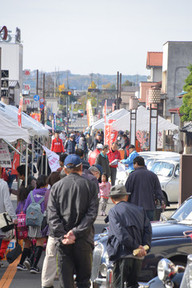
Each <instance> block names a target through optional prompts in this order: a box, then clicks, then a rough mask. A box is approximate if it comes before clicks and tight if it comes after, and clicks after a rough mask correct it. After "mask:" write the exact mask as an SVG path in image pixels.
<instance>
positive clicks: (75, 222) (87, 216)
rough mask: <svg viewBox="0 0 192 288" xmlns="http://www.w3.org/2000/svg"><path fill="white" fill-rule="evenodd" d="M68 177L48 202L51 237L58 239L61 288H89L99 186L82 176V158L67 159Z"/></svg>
mask: <svg viewBox="0 0 192 288" xmlns="http://www.w3.org/2000/svg"><path fill="white" fill-rule="evenodd" d="M64 170H65V173H66V174H67V176H66V177H65V178H63V179H62V180H61V181H59V182H57V183H56V184H55V185H53V187H52V190H51V193H50V197H49V202H48V222H49V228H50V234H51V235H53V237H55V238H56V239H57V250H58V261H59V270H60V271H59V272H60V273H59V275H60V287H62V288H73V287H74V280H73V275H74V274H76V285H77V287H78V288H88V287H90V276H91V266H92V261H91V260H92V250H93V247H94V242H93V237H94V229H93V223H94V221H95V219H96V217H97V212H98V195H97V190H96V186H95V184H94V183H92V182H91V181H89V180H87V179H84V178H83V177H82V176H81V173H82V163H81V159H80V157H79V156H77V155H75V154H72V155H69V156H67V158H66V159H65V162H64Z"/></svg>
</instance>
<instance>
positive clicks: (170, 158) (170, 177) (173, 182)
mask: <svg viewBox="0 0 192 288" xmlns="http://www.w3.org/2000/svg"><path fill="white" fill-rule="evenodd" d="M139 155H141V156H142V157H143V158H144V159H145V165H146V166H147V169H149V170H151V171H153V172H154V173H155V174H157V176H158V178H159V181H160V184H161V188H162V191H163V194H164V197H165V200H166V206H168V205H169V203H177V202H178V198H179V181H180V179H179V175H180V154H178V153H175V152H166V151H154V152H151V151H149V152H140V153H139ZM127 177H128V173H127V171H126V170H125V171H117V179H116V184H125V182H126V180H127Z"/></svg>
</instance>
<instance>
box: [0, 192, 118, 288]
mask: <svg viewBox="0 0 192 288" xmlns="http://www.w3.org/2000/svg"><path fill="white" fill-rule="evenodd" d="M12 202H13V205H14V207H15V208H16V200H15V196H12ZM112 205H113V204H112V203H110V204H109V205H108V207H107V211H108V210H109V209H110V207H111V206H112ZM98 215H100V213H98ZM104 218H105V217H103V216H98V217H97V219H96V222H95V225H94V226H95V233H99V232H101V231H102V229H103V228H104V227H105V226H106V224H105V223H104ZM43 258H44V252H43V255H42V257H41V260H40V262H39V267H40V268H41V267H42V262H43ZM16 261H17V260H16ZM16 261H15V262H14V263H13V264H11V265H9V266H8V262H7V261H2V262H3V266H4V267H1V268H0V288H9V287H10V288H26V287H27V288H40V287H41V274H31V273H30V272H29V271H17V270H16V266H17V262H16ZM15 272H16V273H15ZM14 273H15V274H14ZM54 288H59V281H55V283H54Z"/></svg>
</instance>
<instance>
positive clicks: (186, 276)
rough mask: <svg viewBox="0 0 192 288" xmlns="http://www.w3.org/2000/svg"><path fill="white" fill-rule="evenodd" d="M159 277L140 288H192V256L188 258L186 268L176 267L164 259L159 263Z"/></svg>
mask: <svg viewBox="0 0 192 288" xmlns="http://www.w3.org/2000/svg"><path fill="white" fill-rule="evenodd" d="M157 275H158V277H155V278H154V279H152V280H151V281H149V282H148V283H147V284H144V285H141V286H140V288H179V287H180V288H191V287H192V254H190V255H188V257H187V266H186V268H185V267H183V266H179V265H174V263H172V262H171V261H170V260H168V259H162V260H160V261H159V263H158V267H157Z"/></svg>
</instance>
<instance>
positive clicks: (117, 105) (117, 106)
mask: <svg viewBox="0 0 192 288" xmlns="http://www.w3.org/2000/svg"><path fill="white" fill-rule="evenodd" d="M116 108H117V109H119V71H117V104H116Z"/></svg>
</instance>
